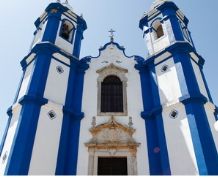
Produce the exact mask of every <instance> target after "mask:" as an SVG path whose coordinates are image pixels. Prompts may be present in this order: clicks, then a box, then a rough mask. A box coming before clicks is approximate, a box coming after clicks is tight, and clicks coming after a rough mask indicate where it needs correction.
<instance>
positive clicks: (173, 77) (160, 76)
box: [155, 58, 186, 105]
mask: <svg viewBox="0 0 218 178" xmlns="http://www.w3.org/2000/svg"><path fill="white" fill-rule="evenodd" d="M163 66H167V67H168V69H167V71H162V68H163ZM155 71H156V76H157V85H158V88H159V96H160V102H161V104H163V105H164V104H170V103H171V104H172V103H177V102H178V101H179V98H180V97H181V96H182V95H183V94H182V92H181V89H180V81H179V79H178V73H177V68H176V65H175V64H174V61H173V58H171V59H168V60H167V61H165V62H162V63H161V64H159V65H157V66H156V67H155ZM180 72H182V71H180ZM179 75H182V74H179ZM183 84H184V85H186V84H185V82H184V83H183ZM183 87H184V86H183Z"/></svg>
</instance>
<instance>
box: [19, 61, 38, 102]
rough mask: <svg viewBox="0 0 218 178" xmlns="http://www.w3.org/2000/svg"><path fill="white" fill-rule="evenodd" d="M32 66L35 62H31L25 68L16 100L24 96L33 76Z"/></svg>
mask: <svg viewBox="0 0 218 178" xmlns="http://www.w3.org/2000/svg"><path fill="white" fill-rule="evenodd" d="M34 66H35V61H33V62H32V63H31V64H30V65H29V66H27V68H26V71H25V74H24V78H23V81H22V84H21V88H20V91H19V95H18V98H17V100H19V99H20V98H21V97H23V96H24V95H25V94H26V92H27V90H28V87H29V84H30V80H31V77H32V74H33V70H34Z"/></svg>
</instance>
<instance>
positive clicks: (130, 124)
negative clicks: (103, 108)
mask: <svg viewBox="0 0 218 178" xmlns="http://www.w3.org/2000/svg"><path fill="white" fill-rule="evenodd" d="M128 125H129V128H132V126H133V122H132V117H129V123H128Z"/></svg>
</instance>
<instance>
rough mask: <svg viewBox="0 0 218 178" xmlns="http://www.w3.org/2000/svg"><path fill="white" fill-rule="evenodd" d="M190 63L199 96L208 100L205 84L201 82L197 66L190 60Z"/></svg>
mask: <svg viewBox="0 0 218 178" xmlns="http://www.w3.org/2000/svg"><path fill="white" fill-rule="evenodd" d="M191 63H192V66H193V69H194V72H195V76H196V78H197V82H198V86H199V88H200V92H201V94H202V95H204V96H205V97H207V98H209V97H208V94H207V90H206V87H205V83H204V81H203V78H202V75H201V71H200V69H199V67H198V65H197V64H196V63H195V62H194V61H193V60H191Z"/></svg>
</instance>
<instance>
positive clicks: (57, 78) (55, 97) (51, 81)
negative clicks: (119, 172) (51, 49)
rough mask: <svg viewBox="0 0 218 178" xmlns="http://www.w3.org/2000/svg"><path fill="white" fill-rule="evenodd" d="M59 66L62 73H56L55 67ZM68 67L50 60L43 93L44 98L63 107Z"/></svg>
mask: <svg viewBox="0 0 218 178" xmlns="http://www.w3.org/2000/svg"><path fill="white" fill-rule="evenodd" d="M57 66H61V67H62V68H63V70H64V72H63V73H61V74H60V73H58V72H57V69H56V67H57ZM69 71H70V69H69V67H68V66H66V65H64V64H62V63H61V62H59V61H57V60H55V59H53V58H52V60H51V64H50V68H49V73H48V78H47V83H46V87H45V92H44V98H46V99H49V100H50V101H52V102H55V103H57V104H61V105H64V104H65V98H66V93H67V86H68V78H69Z"/></svg>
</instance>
